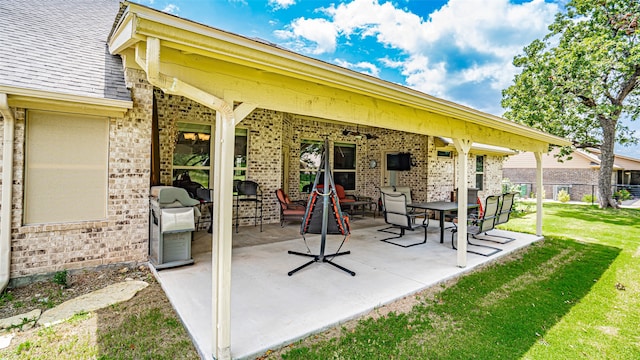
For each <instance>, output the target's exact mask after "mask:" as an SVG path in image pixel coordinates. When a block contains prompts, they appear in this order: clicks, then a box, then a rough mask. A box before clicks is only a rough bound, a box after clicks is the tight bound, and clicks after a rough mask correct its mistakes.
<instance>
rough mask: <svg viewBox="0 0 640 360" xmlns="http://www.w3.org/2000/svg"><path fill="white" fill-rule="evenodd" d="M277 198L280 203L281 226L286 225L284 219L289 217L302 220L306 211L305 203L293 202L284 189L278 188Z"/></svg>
mask: <svg viewBox="0 0 640 360" xmlns="http://www.w3.org/2000/svg"><path fill="white" fill-rule="evenodd" d="M276 198H278V202H279V203H280V226H284V221H285V220H286V219H287V218H288V219H292V220H300V221H302V218H303V217H304V212H305V206H304V205H302V204H301V203H295V202H292V201H291V199H289V196H288V195H287V194H285V193H284V190H282V189H278V190H276Z"/></svg>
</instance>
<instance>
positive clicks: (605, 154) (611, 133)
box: [598, 118, 618, 208]
mask: <svg viewBox="0 0 640 360" xmlns="http://www.w3.org/2000/svg"><path fill="white" fill-rule="evenodd" d="M600 126H601V127H602V147H601V148H600V151H601V153H600V173H599V174H598V188H599V193H600V198H599V199H598V203H599V204H600V208H606V207H612V208H618V203H617V202H616V201H615V200H614V199H613V196H612V195H613V194H612V191H611V177H612V176H611V175H612V172H613V163H614V159H615V157H614V156H615V154H614V145H615V137H616V120H614V119H606V118H601V119H600Z"/></svg>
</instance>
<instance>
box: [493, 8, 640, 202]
mask: <svg viewBox="0 0 640 360" xmlns="http://www.w3.org/2000/svg"><path fill="white" fill-rule="evenodd" d="M639 23H640V1H638V0H572V1H569V3H568V4H567V6H566V9H565V11H563V12H561V13H559V14H557V15H556V19H555V21H554V23H553V24H552V25H550V26H549V30H550V32H549V34H547V35H546V36H545V37H544V38H543V39H542V40H535V41H533V42H532V43H531V44H530V45H529V46H527V47H526V48H525V49H524V54H522V55H519V56H517V57H515V59H514V61H513V63H514V65H515V66H516V67H519V68H522V72H521V73H520V74H519V75H517V76H516V77H515V80H514V84H513V85H512V86H510V87H509V88H508V89H506V90H504V91H503V94H502V95H503V99H502V106H503V107H504V108H505V109H506V113H505V115H504V116H505V117H506V118H508V119H511V120H513V121H516V122H519V123H522V124H526V125H529V126H532V127H534V128H537V129H540V130H544V131H547V132H550V133H552V134H555V135H558V136H561V137H565V138H567V139H570V140H571V141H572V142H573V143H574V145H575V147H577V148H588V147H592V148H597V149H599V150H600V173H599V178H598V187H599V199H598V201H599V204H600V207H609V206H611V207H616V206H617V204H616V202H615V201H614V200H613V198H612V188H611V185H612V184H611V179H612V171H613V164H614V145H615V143H616V142H618V143H619V144H633V143H637V141H638V140H637V138H635V137H634V133H633V131H631V130H630V129H629V128H628V127H626V126H624V125H623V124H622V123H621V122H620V120H621V118H622V119H628V120H636V119H637V118H638V115H639V114H640V82H639V77H640V45H639V40H640V39H639V38H638V36H639V35H640V31H639V29H638V25H639ZM570 152H571V149H563V151H562V152H561V153H562V154H563V155H569V154H570Z"/></svg>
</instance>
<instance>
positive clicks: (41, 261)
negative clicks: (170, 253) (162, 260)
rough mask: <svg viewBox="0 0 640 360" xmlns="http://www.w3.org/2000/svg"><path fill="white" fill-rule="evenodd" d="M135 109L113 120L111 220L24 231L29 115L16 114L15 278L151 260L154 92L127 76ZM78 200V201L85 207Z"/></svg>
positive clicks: (33, 227)
mask: <svg viewBox="0 0 640 360" xmlns="http://www.w3.org/2000/svg"><path fill="white" fill-rule="evenodd" d="M126 75H127V81H128V86H129V87H130V88H131V92H132V96H133V101H134V109H133V110H131V111H129V112H128V113H127V114H126V115H125V117H124V118H122V119H115V118H111V119H109V192H108V196H109V199H108V202H107V204H108V211H107V219H106V220H103V221H89V222H77V223H65V224H45V225H29V226H23V225H22V221H21V219H22V214H23V210H24V209H23V203H22V198H23V185H24V178H23V175H22V174H23V172H24V168H23V166H22V164H23V162H24V145H25V143H24V135H25V134H24V129H25V126H24V124H25V114H26V111H25V109H18V111H17V112H16V132H15V139H14V144H15V149H16V152H15V160H14V166H15V173H14V194H13V206H14V217H13V220H12V236H11V237H12V240H11V278H12V282H13V283H15V282H20V278H22V277H28V276H31V275H36V274H46V273H51V272H55V271H60V270H62V269H79V268H90V267H99V266H103V265H108V264H114V263H136V262H143V261H146V259H147V256H146V255H147V249H148V247H147V240H148V192H149V162H150V152H149V148H150V134H151V108H152V104H151V87H150V86H149V84H148V83H146V81H144V80H142V79H143V78H144V76H141V74H140V73H138V72H136V71H133V70H128V71H127V73H126ZM80 195H81V194H79V201H81V196H80Z"/></svg>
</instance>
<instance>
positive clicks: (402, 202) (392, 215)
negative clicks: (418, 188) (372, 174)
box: [378, 192, 429, 248]
mask: <svg viewBox="0 0 640 360" xmlns="http://www.w3.org/2000/svg"><path fill="white" fill-rule="evenodd" d="M381 195H382V205H383V209H384V210H383V214H384V221H385V222H386V223H387V224H390V225H391V226H390V227H387V228H384V229H380V230H378V231H381V232H386V233H389V234H393V235H396V236H394V237H390V238H386V239H382V240H380V241H384V242H386V243H389V244H393V245H397V246H401V247H404V248H407V247H411V246H416V245H420V244H424V243H426V242H427V226H428V225H429V219H428V218H425V219H424V221H423V222H419V223H417V224H416V221H415V218H416V216H417V214H412V213H410V212H408V211H407V197H406V196H405V194H402V193H399V192H390V193H387V192H381ZM418 228H423V229H424V240H422V241H421V242H417V243H412V244H408V245H405V244H401V243H398V242H394V241H390V240H393V239H399V238H401V237H403V236H404V235H405V231H406V230H410V231H413V230H416V229H418ZM389 229H398V230H399V232H393V231H389Z"/></svg>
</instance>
